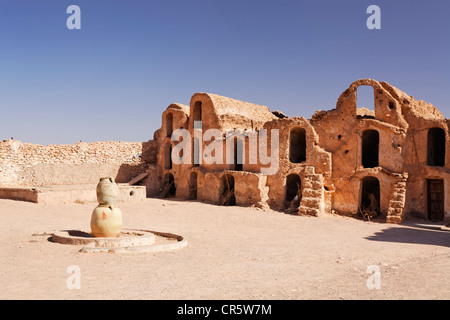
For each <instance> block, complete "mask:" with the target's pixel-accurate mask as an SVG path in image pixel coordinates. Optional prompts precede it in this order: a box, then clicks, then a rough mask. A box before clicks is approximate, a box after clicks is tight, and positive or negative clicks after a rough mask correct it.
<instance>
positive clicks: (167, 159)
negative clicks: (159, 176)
mask: <svg viewBox="0 0 450 320" xmlns="http://www.w3.org/2000/svg"><path fill="white" fill-rule="evenodd" d="M164 169H167V170H170V169H172V144H171V143H167V144H166V145H165V146H164Z"/></svg>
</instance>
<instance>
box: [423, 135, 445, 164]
mask: <svg viewBox="0 0 450 320" xmlns="http://www.w3.org/2000/svg"><path fill="white" fill-rule="evenodd" d="M427 160H428V165H429V166H438V167H443V166H445V131H444V130H443V129H441V128H431V129H430V130H429V131H428V147H427Z"/></svg>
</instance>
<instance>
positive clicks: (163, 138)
mask: <svg viewBox="0 0 450 320" xmlns="http://www.w3.org/2000/svg"><path fill="white" fill-rule="evenodd" d="M363 85H364V86H371V87H372V88H373V92H374V111H373V110H368V109H365V108H357V92H358V88H359V87H360V86H363ZM196 123H198V125H196ZM177 129H184V130H187V131H188V132H189V133H190V134H189V135H188V136H186V137H184V138H179V137H176V138H175V139H174V137H173V136H172V134H173V133H174V132H175V131H176V130H177ZM209 129H215V130H216V131H215V132H216V133H217V130H218V131H219V132H220V133H221V136H222V137H218V136H217V134H216V135H214V136H213V139H211V135H209V136H208V137H207V138H205V135H204V134H203V135H202V133H205V132H207V131H208V130H209ZM274 130H276V131H277V132H278V141H277V142H278V145H277V148H276V150H275V149H274V148H271V147H272V146H271V143H272V140H271V138H273V137H272V136H271V131H274ZM261 131H265V132H266V133H267V138H268V139H267V142H265V141H266V140H264V143H261V141H259V143H257V144H255V145H256V148H258V151H261V150H259V149H260V148H263V147H264V148H265V149H266V150H265V152H267V153H269V154H270V153H271V152H277V153H278V157H279V159H278V160H279V161H278V165H277V168H275V169H277V170H272V172H269V173H263V172H262V169H263V168H267V167H268V164H267V161H266V162H265V163H262V161H261V159H260V158H259V155H261V153H260V152H257V153H253V155H254V154H257V155H258V159H257V160H256V162H255V159H254V158H253V159H250V157H251V155H252V150H251V148H254V147H252V144H251V143H250V140H251V138H249V137H252V135H251V134H250V133H255V132H256V133H260V132H261ZM230 132H231V133H232V134H234V135H236V132H240V133H244V134H243V135H241V137H242V136H244V138H241V139H239V138H234V139H231V140H232V141H233V140H234V144H233V143H229V140H230V139H228V138H229V137H230V136H231V137H233V135H232V134H231V135H230ZM448 135H449V133H448V120H447V119H445V118H444V117H443V115H442V114H441V113H440V112H439V111H438V110H437V108H435V107H434V106H433V105H431V104H428V103H426V102H424V101H417V100H415V99H414V98H413V97H411V96H409V95H408V94H406V93H404V92H402V91H400V90H399V89H397V88H395V87H393V86H391V85H390V84H388V83H386V82H378V81H375V80H371V79H363V80H358V81H355V82H354V83H352V84H351V85H350V87H349V88H348V89H347V90H345V91H344V92H343V93H342V94H341V96H340V97H339V99H338V101H337V104H336V108H335V109H333V110H330V111H317V112H316V113H315V114H314V115H313V116H312V118H311V119H305V118H301V117H294V118H289V117H286V116H284V115H283V114H282V113H281V112H278V111H274V112H271V110H269V108H267V107H265V106H261V105H254V104H251V103H247V102H242V101H238V100H234V99H230V98H226V97H222V96H217V95H214V94H207V93H196V94H194V95H193V96H192V98H191V102H190V106H185V105H181V104H171V105H170V106H169V107H168V108H167V109H166V110H165V111H164V112H163V114H162V126H161V128H160V129H159V130H157V131H156V132H155V135H154V142H153V143H154V147H156V148H157V152H156V153H157V157H156V162H155V163H154V164H151V165H149V167H148V169H147V173H148V174H149V176H148V177H147V183H146V185H147V192H148V194H149V195H151V196H159V195H161V196H170V195H173V196H177V197H180V198H184V199H198V200H205V201H208V202H212V203H216V204H227V205H242V206H251V205H254V206H258V207H261V208H264V207H270V208H272V209H275V210H282V211H284V210H288V211H289V212H294V213H298V214H308V215H314V216H319V215H321V214H323V213H327V212H328V213H330V212H334V213H338V214H343V215H352V214H357V213H362V214H372V213H378V215H379V216H382V217H385V219H386V221H387V222H393V223H399V222H401V221H402V219H403V218H404V217H405V216H407V215H414V216H419V217H423V218H428V219H432V220H444V218H450V216H449V214H450V198H449V197H447V196H446V190H448V188H449V183H450V180H449V178H450V175H449V164H450V158H449V152H446V150H447V146H448V144H447V143H446V141H447V140H448ZM246 136H247V137H246ZM256 136H257V139H260V140H261V139H262V137H264V136H262V135H256ZM202 137H203V139H202ZM245 137H246V138H245ZM184 139H191V141H189V144H190V146H191V148H184V149H182V151H181V152H180V148H177V145H178V144H179V143H182V142H184V143H186V145H185V146H187V145H188V144H187V141H184ZM210 140H212V141H210ZM227 141H228V143H227ZM212 143H216V144H219V145H220V144H223V150H224V152H223V161H220V162H221V163H217V162H219V161H215V163H207V162H208V161H207V156H210V157H211V155H213V156H214V154H213V153H212V152H211V148H209V149H208V146H210V145H211V144H212ZM227 147H228V148H227ZM196 148H198V149H199V150H200V152H199V153H198V154H197V153H195V152H194V151H195V150H196ZM240 148H241V150H240V152H239V149H240ZM188 149H190V150H188ZM174 150H175V151H176V152H174ZM186 150H188V151H186ZM218 150H219V149H218ZM253 151H254V150H253ZM230 153H234V156H230ZM237 155H239V156H237ZM272 155H273V154H272ZM174 157H176V160H180V161H182V162H181V163H180V161H174V160H175V159H174ZM185 157H189V159H190V161H184V160H186V159H184V160H182V159H183V158H185ZM227 157H228V158H227ZM220 158H222V155H221V157H220ZM227 159H228V160H230V159H231V161H227ZM216 160H217V156H216ZM252 160H253V161H252ZM272 165H273V164H272Z"/></svg>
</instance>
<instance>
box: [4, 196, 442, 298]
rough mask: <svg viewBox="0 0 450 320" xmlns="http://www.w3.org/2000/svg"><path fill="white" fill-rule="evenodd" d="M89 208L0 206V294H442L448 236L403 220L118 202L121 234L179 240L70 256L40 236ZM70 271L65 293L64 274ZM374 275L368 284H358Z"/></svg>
mask: <svg viewBox="0 0 450 320" xmlns="http://www.w3.org/2000/svg"><path fill="white" fill-rule="evenodd" d="M95 206H96V203H82V204H80V203H76V204H75V203H74V204H66V205H40V204H34V203H26V202H19V201H12V200H0V216H1V221H2V222H1V225H0V242H1V248H2V249H1V251H0V287H1V288H2V290H0V299H161V300H162V299H174V300H175V299H239V300H243V299H261V300H266V299H282V300H287V299H449V298H450V250H449V248H450V232H448V231H443V230H441V229H440V228H441V226H442V225H443V224H442V223H433V222H430V221H426V220H421V219H413V218H410V219H408V220H407V221H406V222H404V223H403V224H402V225H393V224H386V223H379V222H366V221H362V220H359V219H355V218H349V217H341V216H334V215H324V216H321V217H318V218H317V217H305V216H293V215H287V214H284V213H280V212H275V211H270V210H269V211H262V210H259V209H255V208H243V207H220V206H216V205H211V204H207V203H203V202H196V201H193V202H184V201H179V200H177V199H172V200H162V199H145V200H144V201H142V202H138V203H129V204H120V208H121V210H122V213H123V227H124V228H138V229H148V230H155V231H160V232H171V233H175V234H178V235H182V236H183V237H185V239H186V240H187V242H188V245H187V247H185V248H182V249H180V250H177V251H168V252H157V253H137V252H134V253H80V252H79V250H80V249H81V247H80V246H72V245H62V244H58V243H54V242H51V241H49V240H48V238H49V236H48V235H45V234H44V233H51V232H52V231H54V230H64V229H78V230H87V231H89V223H90V216H91V213H92V210H93V209H94V208H95ZM71 265H76V266H78V267H79V268H80V275H81V278H80V288H79V289H72V290H71V289H68V287H67V285H66V281H67V279H68V277H70V276H71V275H70V274H69V273H67V272H66V271H67V268H68V267H69V266H71ZM369 266H377V267H378V268H379V270H380V274H379V280H380V281H379V284H380V287H379V289H376V288H375V289H369V288H368V286H367V281H368V279H369V277H371V276H373V274H371V273H368V272H367V271H368V267H369Z"/></svg>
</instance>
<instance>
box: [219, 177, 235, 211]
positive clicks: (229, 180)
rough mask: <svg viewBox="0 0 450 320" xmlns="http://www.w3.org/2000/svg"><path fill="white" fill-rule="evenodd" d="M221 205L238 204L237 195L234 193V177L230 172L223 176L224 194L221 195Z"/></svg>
mask: <svg viewBox="0 0 450 320" xmlns="http://www.w3.org/2000/svg"><path fill="white" fill-rule="evenodd" d="M220 205H222V206H234V205H236V197H235V194H234V177H233V176H232V175H230V174H226V175H224V176H223V177H222V194H221V197H220Z"/></svg>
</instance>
